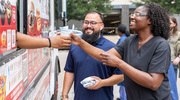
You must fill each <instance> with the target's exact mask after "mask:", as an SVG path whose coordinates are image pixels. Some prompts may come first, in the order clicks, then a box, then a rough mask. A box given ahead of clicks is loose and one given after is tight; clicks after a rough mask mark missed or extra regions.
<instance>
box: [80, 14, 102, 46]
mask: <svg viewBox="0 0 180 100" xmlns="http://www.w3.org/2000/svg"><path fill="white" fill-rule="evenodd" d="M103 27H104V24H103V22H102V20H101V18H100V15H99V14H98V13H95V12H94V13H89V14H87V15H86V17H85V19H84V23H83V29H82V31H83V35H82V38H83V39H84V40H85V41H87V42H88V43H93V42H95V41H96V40H97V39H98V38H99V37H100V35H101V30H102V29H103Z"/></svg>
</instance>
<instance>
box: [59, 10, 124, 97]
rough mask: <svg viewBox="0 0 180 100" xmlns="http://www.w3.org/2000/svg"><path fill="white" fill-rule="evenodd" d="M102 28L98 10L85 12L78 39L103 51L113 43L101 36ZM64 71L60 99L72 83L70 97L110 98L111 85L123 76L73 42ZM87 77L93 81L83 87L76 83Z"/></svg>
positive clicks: (116, 69)
mask: <svg viewBox="0 0 180 100" xmlns="http://www.w3.org/2000/svg"><path fill="white" fill-rule="evenodd" d="M103 27H104V23H103V16H102V15H101V13H99V12H96V11H91V12H89V13H87V14H86V17H85V20H84V22H83V29H82V31H83V35H82V39H84V40H85V41H87V42H88V43H90V44H91V45H93V46H95V47H97V48H101V49H103V50H105V51H107V50H109V49H111V48H112V47H114V46H115V44H114V43H112V42H110V41H109V40H107V39H105V38H104V37H103V36H102V34H101V31H102V29H103ZM92 52H94V51H92ZM64 70H65V75H64V84H63V91H62V96H61V99H62V100H68V93H69V90H70V88H71V86H72V83H73V82H74V93H75V95H74V100H113V85H114V84H117V83H119V82H121V81H123V79H124V75H123V74H122V72H121V70H120V69H119V68H113V67H110V66H106V65H103V64H102V63H101V62H100V61H97V60H96V59H94V58H92V57H90V56H89V55H88V54H87V53H85V52H84V51H83V50H82V49H81V48H79V47H78V46H76V45H73V44H72V45H71V47H70V50H69V54H68V58H67V62H66V65H65V68H64ZM87 77H92V78H94V79H96V80H97V81H96V83H95V84H94V85H93V86H89V87H86V88H85V87H83V85H82V84H81V83H80V82H81V81H82V80H83V79H85V78H87Z"/></svg>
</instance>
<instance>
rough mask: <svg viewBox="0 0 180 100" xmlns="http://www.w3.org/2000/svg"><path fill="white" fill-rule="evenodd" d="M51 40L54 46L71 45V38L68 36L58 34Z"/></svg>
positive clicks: (60, 47)
mask: <svg viewBox="0 0 180 100" xmlns="http://www.w3.org/2000/svg"><path fill="white" fill-rule="evenodd" d="M50 40H51V46H52V47H53V48H59V49H62V48H66V47H68V46H70V45H71V38H70V37H67V36H59V35H57V36H55V37H52V38H51V39H50Z"/></svg>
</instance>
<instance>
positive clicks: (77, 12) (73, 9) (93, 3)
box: [67, 0, 112, 20]
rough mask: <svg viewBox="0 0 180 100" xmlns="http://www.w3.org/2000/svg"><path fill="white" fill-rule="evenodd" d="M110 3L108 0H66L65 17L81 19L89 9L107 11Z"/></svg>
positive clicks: (109, 8)
mask: <svg viewBox="0 0 180 100" xmlns="http://www.w3.org/2000/svg"><path fill="white" fill-rule="evenodd" d="M110 3H111V2H110V0H67V19H68V20H71V19H75V20H83V19H84V16H85V14H86V13H87V12H89V11H91V10H94V11H99V12H101V13H109V12H110V10H111V8H112V6H111V5H110Z"/></svg>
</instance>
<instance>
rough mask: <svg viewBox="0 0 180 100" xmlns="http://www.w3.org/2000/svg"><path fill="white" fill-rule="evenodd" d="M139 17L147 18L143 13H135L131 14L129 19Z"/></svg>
mask: <svg viewBox="0 0 180 100" xmlns="http://www.w3.org/2000/svg"><path fill="white" fill-rule="evenodd" d="M138 16H147V15H146V14H141V13H133V14H130V15H129V17H138Z"/></svg>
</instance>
